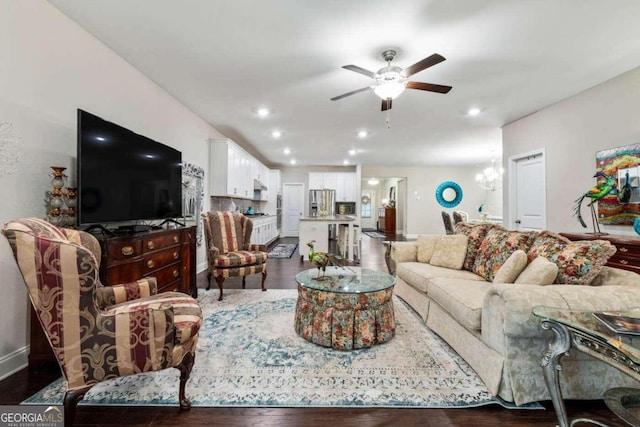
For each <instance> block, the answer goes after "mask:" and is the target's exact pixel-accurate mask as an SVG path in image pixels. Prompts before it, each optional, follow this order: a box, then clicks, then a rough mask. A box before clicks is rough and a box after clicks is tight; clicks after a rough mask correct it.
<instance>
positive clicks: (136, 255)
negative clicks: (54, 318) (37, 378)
mask: <svg viewBox="0 0 640 427" xmlns="http://www.w3.org/2000/svg"><path fill="white" fill-rule="evenodd" d="M94 236H95V237H96V238H97V239H98V241H99V242H100V246H101V249H102V259H101V260H100V281H101V282H102V284H103V285H104V286H112V285H117V284H120V283H126V282H133V281H135V280H138V279H140V278H142V277H145V276H153V277H155V278H156V280H157V281H158V293H161V292H170V291H178V292H184V293H186V294H189V295H191V296H192V297H194V298H195V297H196V296H197V295H198V289H197V287H196V227H195V226H193V227H182V228H176V229H170V230H164V229H163V230H152V231H147V232H141V233H133V234H125V235H115V236H111V235H109V236H108V235H106V234H104V233H102V234H94ZM30 341H31V342H30V349H29V368H30V369H36V368H37V367H39V366H41V365H42V364H50V363H57V362H56V359H55V356H54V355H53V351H52V350H51V347H50V346H49V343H48V341H47V338H46V336H45V335H44V332H43V331H42V327H41V326H40V324H39V322H38V318H37V316H36V314H35V312H34V311H33V308H32V309H31V333H30Z"/></svg>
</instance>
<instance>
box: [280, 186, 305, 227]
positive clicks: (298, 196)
mask: <svg viewBox="0 0 640 427" xmlns="http://www.w3.org/2000/svg"><path fill="white" fill-rule="evenodd" d="M303 213H304V184H303V183H292V182H285V183H284V184H282V235H283V236H284V237H298V233H299V231H298V227H299V225H300V218H302V216H303Z"/></svg>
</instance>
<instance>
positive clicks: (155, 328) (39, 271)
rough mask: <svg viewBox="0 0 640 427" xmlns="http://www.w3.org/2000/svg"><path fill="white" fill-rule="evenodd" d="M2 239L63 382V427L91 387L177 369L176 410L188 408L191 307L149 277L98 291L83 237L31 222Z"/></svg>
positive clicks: (8, 228)
mask: <svg viewBox="0 0 640 427" xmlns="http://www.w3.org/2000/svg"><path fill="white" fill-rule="evenodd" d="M2 233H3V234H4V235H5V237H6V238H7V240H8V241H9V244H10V245H11V249H12V250H13V255H14V257H15V259H16V263H17V264H18V268H19V269H20V272H21V273H22V277H23V278H24V281H25V283H26V285H27V289H28V294H29V298H30V299H31V303H32V304H33V307H34V309H35V312H36V314H37V317H38V319H39V321H40V326H41V327H42V328H43V330H44V332H45V335H46V337H47V339H48V340H49V344H50V345H51V348H52V349H53V352H54V354H55V356H56V359H57V361H58V363H59V365H60V368H61V370H62V374H63V376H64V378H65V380H66V391H65V396H64V409H65V424H69V425H71V424H72V423H73V418H74V415H75V408H76V405H77V403H78V401H79V400H81V399H82V397H83V396H84V395H85V393H86V392H87V391H88V390H89V389H90V388H91V387H92V386H94V385H95V384H97V383H99V382H101V381H105V380H109V379H112V378H117V377H122V376H126V375H133V374H138V373H142V372H148V371H157V370H160V369H165V368H170V367H173V368H177V369H179V370H180V385H179V397H178V398H179V403H180V408H181V409H189V407H190V406H191V404H190V402H189V400H188V399H187V398H186V397H185V384H186V381H187V379H188V378H189V374H190V373H191V368H192V367H193V363H194V356H195V348H196V343H197V341H198V332H199V329H200V325H201V324H202V311H201V309H200V306H199V305H198V303H197V302H196V300H194V299H193V298H191V297H190V296H187V295H185V294H183V293H179V292H166V293H162V294H157V288H156V279H155V278H153V277H147V278H144V279H141V280H138V281H137V282H132V283H127V284H122V285H116V286H107V287H103V286H102V284H101V283H100V279H99V277H98V272H99V260H100V245H99V244H98V241H97V240H96V238H95V237H94V236H92V235H91V234H89V233H85V232H83V231H76V230H68V229H62V228H58V227H55V226H53V225H51V224H49V223H48V222H46V221H43V220H41V219H38V218H24V219H19V220H16V221H11V222H9V223H7V224H6V225H5V227H4V229H3V230H2ZM32 327H38V326H37V325H32Z"/></svg>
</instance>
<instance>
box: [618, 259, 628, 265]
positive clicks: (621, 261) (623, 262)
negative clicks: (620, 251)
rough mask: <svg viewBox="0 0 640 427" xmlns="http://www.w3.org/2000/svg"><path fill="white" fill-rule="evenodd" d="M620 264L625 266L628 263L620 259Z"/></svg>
mask: <svg viewBox="0 0 640 427" xmlns="http://www.w3.org/2000/svg"><path fill="white" fill-rule="evenodd" d="M620 264H623V265H627V264H629V261H627V260H626V259H621V260H620Z"/></svg>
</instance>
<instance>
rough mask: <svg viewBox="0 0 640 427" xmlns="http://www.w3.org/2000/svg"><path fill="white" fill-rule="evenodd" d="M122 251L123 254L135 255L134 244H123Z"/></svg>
mask: <svg viewBox="0 0 640 427" xmlns="http://www.w3.org/2000/svg"><path fill="white" fill-rule="evenodd" d="M121 251H122V255H124V256H131V255H133V246H123V247H122V249H121Z"/></svg>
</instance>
